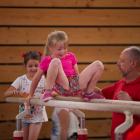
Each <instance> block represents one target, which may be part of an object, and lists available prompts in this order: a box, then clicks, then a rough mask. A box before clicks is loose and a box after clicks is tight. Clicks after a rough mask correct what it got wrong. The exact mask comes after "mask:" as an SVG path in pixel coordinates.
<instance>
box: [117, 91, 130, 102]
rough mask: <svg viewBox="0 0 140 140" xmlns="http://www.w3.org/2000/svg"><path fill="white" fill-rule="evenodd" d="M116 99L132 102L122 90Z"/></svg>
mask: <svg viewBox="0 0 140 140" xmlns="http://www.w3.org/2000/svg"><path fill="white" fill-rule="evenodd" d="M117 98H118V100H124V101H132V99H131V97H130V96H129V95H128V93H127V92H124V91H122V90H121V91H119V92H118V93H117Z"/></svg>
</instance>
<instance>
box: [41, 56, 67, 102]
mask: <svg viewBox="0 0 140 140" xmlns="http://www.w3.org/2000/svg"><path fill="white" fill-rule="evenodd" d="M54 82H57V83H58V84H60V85H61V86H62V87H64V88H65V89H69V82H68V79H67V77H66V75H65V73H64V71H63V68H62V64H61V61H60V59H57V58H55V59H53V60H52V61H51V63H50V65H49V68H48V71H47V80H46V83H47V84H46V91H45V93H44V97H43V101H47V100H50V99H51V93H52V87H53V84H54Z"/></svg>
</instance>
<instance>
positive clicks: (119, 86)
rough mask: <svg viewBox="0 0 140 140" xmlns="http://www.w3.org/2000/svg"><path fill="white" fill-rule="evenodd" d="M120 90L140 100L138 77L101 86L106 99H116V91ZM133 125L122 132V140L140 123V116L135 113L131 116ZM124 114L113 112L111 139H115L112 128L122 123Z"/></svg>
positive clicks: (133, 98) (135, 99)
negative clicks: (133, 79)
mask: <svg viewBox="0 0 140 140" xmlns="http://www.w3.org/2000/svg"><path fill="white" fill-rule="evenodd" d="M120 90H122V91H125V92H127V93H128V94H129V96H130V97H131V99H132V100H133V101H140V77H139V78H137V79H136V80H135V81H132V82H129V83H126V79H123V80H121V81H119V82H116V83H115V84H114V85H112V86H109V87H106V88H103V89H102V93H103V95H104V97H105V98H106V99H113V100H118V99H117V95H116V94H117V93H118V92H119V91H120ZM133 119H134V120H133V121H134V122H133V125H132V126H131V127H130V128H129V129H128V130H127V131H126V132H125V133H123V140H126V137H127V134H128V132H131V131H133V130H134V129H135V127H136V126H137V125H138V124H139V123H140V118H139V117H138V116H137V115H134V116H133ZM124 121H125V115H124V114H122V113H113V117H112V127H111V139H112V140H115V137H114V130H115V128H116V127H117V126H119V125H120V124H122V123H124Z"/></svg>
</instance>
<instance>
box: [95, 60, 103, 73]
mask: <svg viewBox="0 0 140 140" xmlns="http://www.w3.org/2000/svg"><path fill="white" fill-rule="evenodd" d="M94 63H95V64H96V67H97V68H98V69H99V70H102V71H103V70H104V65H103V63H102V62H101V61H99V60H97V61H95V62H94Z"/></svg>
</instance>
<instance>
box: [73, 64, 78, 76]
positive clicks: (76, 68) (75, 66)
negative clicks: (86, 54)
mask: <svg viewBox="0 0 140 140" xmlns="http://www.w3.org/2000/svg"><path fill="white" fill-rule="evenodd" d="M74 69H75V72H76V74H77V75H79V70H78V66H77V63H76V64H75V65H74Z"/></svg>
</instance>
